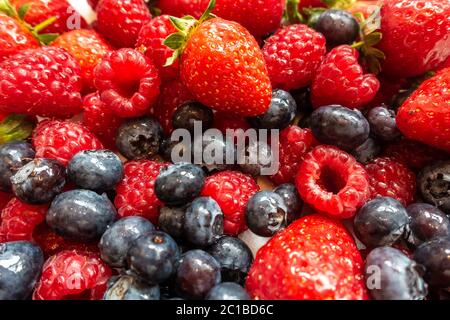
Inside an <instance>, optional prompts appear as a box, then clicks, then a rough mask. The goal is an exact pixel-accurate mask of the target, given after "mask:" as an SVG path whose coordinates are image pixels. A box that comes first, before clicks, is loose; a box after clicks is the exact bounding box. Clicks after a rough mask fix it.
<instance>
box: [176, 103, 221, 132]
mask: <svg viewBox="0 0 450 320" xmlns="http://www.w3.org/2000/svg"><path fill="white" fill-rule="evenodd" d="M213 121H214V113H213V112H212V110H211V109H209V108H208V107H205V106H204V105H202V104H201V103H199V102H194V101H192V102H186V103H184V104H182V105H181V106H179V107H178V108H177V110H176V111H175V113H174V114H173V118H172V124H173V128H174V129H186V130H188V131H189V132H194V123H195V122H197V125H199V123H201V125H202V129H203V130H207V129H209V128H211V127H212V125H213Z"/></svg>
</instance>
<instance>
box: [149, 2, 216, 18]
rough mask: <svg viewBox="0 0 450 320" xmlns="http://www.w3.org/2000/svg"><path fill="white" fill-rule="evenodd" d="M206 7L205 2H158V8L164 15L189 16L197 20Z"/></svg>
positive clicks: (206, 3)
mask: <svg viewBox="0 0 450 320" xmlns="http://www.w3.org/2000/svg"><path fill="white" fill-rule="evenodd" d="M207 6H208V1H207V0H175V1H174V0H160V1H158V8H159V9H161V11H162V12H163V13H165V14H170V15H172V16H175V17H184V16H186V15H191V16H193V17H194V18H196V19H198V18H200V17H201V15H202V13H203V11H205V9H206V7H207Z"/></svg>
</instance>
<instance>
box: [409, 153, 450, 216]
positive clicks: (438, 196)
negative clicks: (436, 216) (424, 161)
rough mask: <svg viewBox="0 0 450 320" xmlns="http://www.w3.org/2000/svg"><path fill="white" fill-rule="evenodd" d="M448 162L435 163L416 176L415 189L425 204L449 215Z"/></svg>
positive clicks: (449, 171)
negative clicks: (431, 205)
mask: <svg viewBox="0 0 450 320" xmlns="http://www.w3.org/2000/svg"><path fill="white" fill-rule="evenodd" d="M449 174H450V161H441V162H436V163H435V164H433V165H431V166H427V167H425V168H424V169H423V170H422V171H421V172H420V173H419V175H418V176H417V189H418V190H419V191H420V194H421V196H422V197H423V199H424V200H425V202H428V203H431V204H433V205H435V206H436V207H438V208H439V209H441V210H442V211H444V212H445V213H447V214H450V194H449V190H450V182H449V181H448V178H447V177H448V176H449Z"/></svg>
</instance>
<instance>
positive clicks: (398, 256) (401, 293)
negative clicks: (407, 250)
mask: <svg viewBox="0 0 450 320" xmlns="http://www.w3.org/2000/svg"><path fill="white" fill-rule="evenodd" d="M364 271H365V277H366V286H367V288H368V289H369V291H370V294H371V295H372V297H373V298H374V299H375V300H422V299H424V298H425V296H426V294H427V286H426V284H425V282H424V280H423V279H422V276H421V274H422V273H423V268H422V267H421V266H420V265H418V264H417V263H416V262H415V261H414V260H411V259H410V258H408V257H407V256H406V255H404V254H403V253H402V252H401V251H400V250H397V249H395V248H391V247H379V248H375V249H373V250H372V251H371V252H370V253H369V254H368V256H367V258H366V265H365V270H364Z"/></svg>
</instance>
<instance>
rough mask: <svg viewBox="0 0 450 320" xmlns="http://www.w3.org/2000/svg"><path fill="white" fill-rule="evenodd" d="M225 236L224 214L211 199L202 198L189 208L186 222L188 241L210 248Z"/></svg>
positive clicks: (185, 233)
mask: <svg viewBox="0 0 450 320" xmlns="http://www.w3.org/2000/svg"><path fill="white" fill-rule="evenodd" d="M222 234H223V213H222V210H221V209H220V207H219V205H218V204H217V202H216V201H215V200H214V199H213V198H210V197H200V198H197V199H195V200H194V201H192V203H191V205H190V206H189V207H188V208H187V210H186V214H185V222H184V235H185V237H186V239H187V240H188V241H189V242H190V243H192V244H195V245H198V246H208V245H211V244H213V243H214V241H216V240H217V239H218V238H219V237H220V236H221V235H222Z"/></svg>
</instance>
